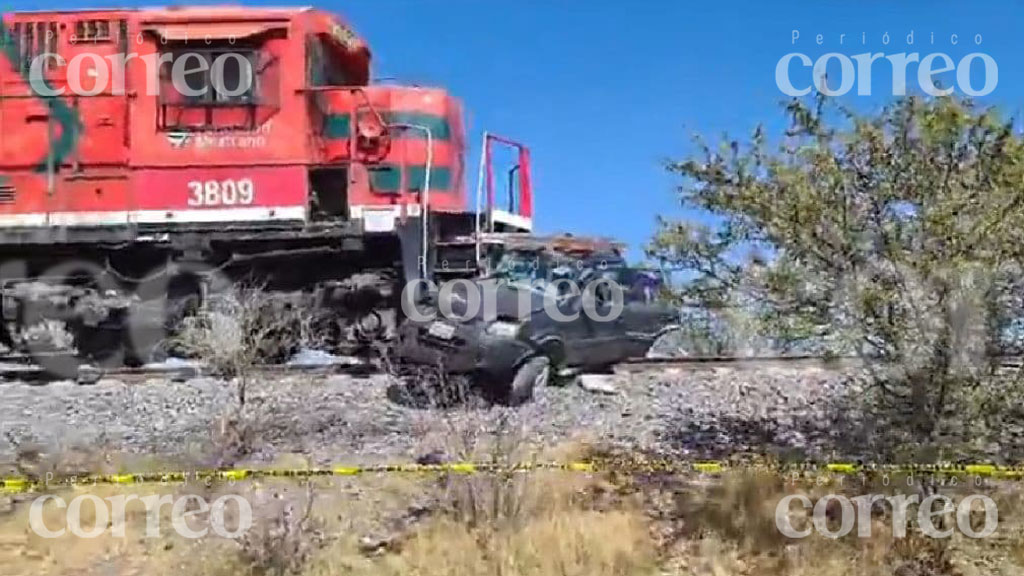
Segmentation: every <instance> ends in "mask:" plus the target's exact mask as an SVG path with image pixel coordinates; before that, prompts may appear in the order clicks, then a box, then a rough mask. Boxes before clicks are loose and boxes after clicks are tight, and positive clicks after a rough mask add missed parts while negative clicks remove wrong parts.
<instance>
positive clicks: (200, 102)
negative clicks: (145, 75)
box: [161, 50, 259, 106]
mask: <svg viewBox="0 0 1024 576" xmlns="http://www.w3.org/2000/svg"><path fill="white" fill-rule="evenodd" d="M182 60H184V61H182ZM255 62H256V53H255V52H254V51H252V50H182V51H180V52H175V53H174V54H173V56H172V58H171V59H170V61H167V62H164V64H163V67H162V72H161V77H162V78H163V86H164V88H163V89H162V90H161V96H162V99H163V100H164V101H165V102H167V101H172V102H177V103H180V104H185V105H194V106H207V105H213V104H221V105H237V104H243V105H244V104H252V103H255V101H256V97H257V94H258V91H259V90H258V86H257V79H258V75H257V74H256V66H255ZM175 66H177V69H178V71H179V74H180V77H179V78H174V77H173V74H174V70H175Z"/></svg>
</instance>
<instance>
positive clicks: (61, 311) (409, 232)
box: [0, 7, 531, 354]
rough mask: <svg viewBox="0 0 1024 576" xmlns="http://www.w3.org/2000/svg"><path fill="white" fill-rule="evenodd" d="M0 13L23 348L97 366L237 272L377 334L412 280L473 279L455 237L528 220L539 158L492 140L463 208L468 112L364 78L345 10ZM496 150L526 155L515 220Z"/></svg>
mask: <svg viewBox="0 0 1024 576" xmlns="http://www.w3.org/2000/svg"><path fill="white" fill-rule="evenodd" d="M2 22H3V26H2V35H0V281H2V284H0V292H2V297H3V312H4V327H5V330H4V331H3V334H2V337H3V339H4V340H5V343H6V344H7V345H8V346H10V347H13V348H18V347H20V346H24V345H26V343H28V342H29V341H30V340H32V338H38V336H33V335H31V334H36V333H38V330H36V331H35V332H33V330H34V329H35V328H37V327H38V326H40V325H44V324H52V323H54V322H58V323H60V324H61V325H62V326H63V327H64V328H66V330H67V332H68V333H69V334H71V336H72V337H73V340H74V343H73V345H74V347H76V348H77V349H78V350H79V351H82V352H86V353H91V354H97V353H99V352H98V351H99V350H101V349H103V350H106V349H109V348H110V346H109V338H108V337H109V336H110V335H111V334H113V335H116V336H115V337H117V338H120V337H121V336H120V334H122V332H123V328H124V325H125V324H126V323H127V322H129V321H130V320H129V318H130V317H132V316H133V315H134V312H135V311H136V310H138V309H141V308H144V307H145V305H146V304H147V303H152V302H158V303H161V304H166V306H160V307H159V308H160V309H166V310H178V309H179V308H180V307H181V306H182V305H183V303H186V302H188V303H192V304H194V303H195V302H196V301H197V299H199V300H201V299H202V298H204V297H206V296H207V295H208V294H209V293H210V292H211V291H214V292H216V291H220V290H225V289H227V288H229V286H230V285H231V284H233V283H236V282H239V281H252V282H254V283H258V284H259V285H260V286H263V287H265V288H266V289H267V290H269V291H273V292H275V293H277V294H280V295H286V296H288V297H289V298H291V299H292V300H291V301H292V302H293V303H294V304H295V305H300V306H309V307H311V309H312V308H315V309H317V310H322V311H325V315H326V316H325V317H329V318H330V320H331V322H334V323H336V324H337V325H338V328H339V330H340V332H339V333H340V334H346V335H347V336H346V338H348V339H351V337H352V335H353V334H355V335H356V336H358V337H360V338H373V337H379V336H380V333H381V332H382V331H385V330H387V328H388V326H390V325H393V323H394V321H395V318H394V314H395V312H394V311H395V309H396V306H395V303H396V299H397V297H398V293H397V292H398V289H400V287H401V285H402V284H403V283H404V282H406V281H408V280H412V279H415V278H419V277H422V276H424V275H426V276H430V275H432V274H433V273H434V270H435V269H437V268H441V269H442V270H443V271H444V272H447V273H449V274H458V273H460V271H461V272H465V273H467V274H468V273H472V272H474V270H473V269H474V268H475V264H476V263H475V262H473V261H471V262H469V263H468V265H466V264H463V263H459V264H458V265H452V264H451V263H449V262H444V265H443V266H442V265H441V261H442V260H446V257H445V254H439V253H438V250H441V249H442V248H441V247H443V246H448V247H453V249H455V248H460V246H458V242H455V241H453V240H451V239H452V238H455V237H465V235H467V234H471V233H472V232H473V231H474V229H475V230H477V231H479V227H480V226H481V225H483V226H486V227H487V228H488V229H490V230H495V229H499V230H500V229H508V230H519V231H524V230H529V229H530V228H531V220H530V218H531V197H530V176H529V155H528V152H527V151H526V149H525V148H522V147H521V146H519V145H517V144H515V143H513V142H509V141H506V140H503V139H499V138H495V137H489V136H485V138H484V142H485V145H484V161H483V163H482V166H481V169H480V177H479V181H480V183H479V185H480V189H479V190H478V191H477V194H478V200H477V205H476V207H475V208H476V209H475V210H473V209H471V208H470V206H469V203H468V201H467V194H466V190H465V180H466V178H467V174H466V158H465V153H466V138H465V134H464V132H463V130H464V129H463V122H462V113H461V107H460V104H459V102H458V101H457V100H456V99H455V98H453V97H452V96H451V95H449V94H448V93H447V92H445V91H444V90H442V89H436V88H420V87H410V86H395V85H375V84H372V83H371V75H370V50H369V48H368V46H367V44H366V43H365V42H364V41H363V40H362V39H360V38H359V37H358V36H357V35H356V34H355V32H354V31H353V30H352V28H351V27H350V26H349V25H348V24H347V23H345V22H344V21H343V20H341V19H339V18H337V17H335V16H333V15H330V14H327V13H324V12H322V11H319V10H315V9H309V8H286V9H265V8H242V7H225V8H211V7H203V8H168V9H140V10H101V11H53V12H34V13H17V14H7V15H4V16H3V19H2ZM495 145H511V146H514V147H516V148H517V149H518V159H519V160H518V163H517V164H516V166H514V167H513V169H512V171H510V172H509V187H510V190H509V191H510V196H511V194H512V193H513V191H514V197H510V199H509V204H510V205H509V206H508V210H497V209H495V202H494V197H495V191H494V185H493V181H494V175H493V169H492V168H491V165H490V160H489V158H490V152H489V150H490V148H491V147H492V146H495ZM485 181H486V184H485ZM482 190H486V191H487V192H486V195H485V196H486V199H487V200H486V202H487V204H486V207H485V208H486V209H485V210H483V211H482V215H480V216H478V214H477V212H479V211H481V210H480V208H481V207H480V200H479V197H480V196H481V193H482V192H481V191H482ZM461 248H465V246H462V247H461ZM472 252H473V251H472V250H469V251H468V253H470V254H472ZM463 253H465V251H463ZM164 320H166V318H165V319H164ZM100 335H104V337H100ZM100 343H103V346H101V345H100ZM51 344H52V343H51ZM54 346H56V344H54Z"/></svg>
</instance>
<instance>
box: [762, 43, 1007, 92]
mask: <svg viewBox="0 0 1024 576" xmlns="http://www.w3.org/2000/svg"><path fill="white" fill-rule="evenodd" d="M799 39H800V31H799V30H793V31H792V33H791V44H792V45H796V44H797V42H798V41H799ZM872 40H875V39H872ZM877 40H879V41H880V42H881V43H882V45H883V46H889V45H890V43H893V42H898V43H899V44H901V46H899V48H902V50H901V51H898V52H896V51H894V52H892V53H888V52H874V51H871V50H867V51H865V52H862V53H858V54H852V55H848V54H847V53H846V52H852V51H854V50H857V48H858V47H861V49H862V50H863V49H865V48H864V47H866V45H867V42H868V35H867V34H866V33H861V34H860V35H857V34H839V35H837V36H836V37H835V38H826V37H825V35H823V34H816V35H815V36H814V37H813V39H812V40H809V41H808V42H810V43H812V44H813V46H825V45H826V44H829V43H831V44H832V45H835V46H837V47H838V50H836V51H830V52H827V53H825V54H822V55H820V56H818V57H817V58H816V59H812V58H811V57H810V56H808V55H807V54H806V53H804V52H790V53H788V54H786V55H784V56H782V57H781V58H779V61H778V62H777V63H776V65H775V84H776V86H778V88H779V90H781V91H782V93H783V94H785V95H787V96H805V95H807V94H809V93H810V92H811V90H812V89H813V90H817V91H818V92H820V93H822V94H824V95H826V96H842V95H844V94H847V93H849V92H850V91H851V90H853V88H854V86H856V88H857V95H858V96H869V95H871V94H872V85H871V79H872V73H882V74H884V73H886V72H891V74H892V95H893V96H904V95H906V93H907V83H908V82H916V83H917V86H918V87H919V88H920V90H921V91H922V92H924V93H925V94H928V95H930V96H945V95H948V94H951V93H953V92H954V91H955V90H959V92H961V93H962V94H965V95H967V96H985V95H987V94H990V93H991V92H992V91H993V90H995V89H996V85H997V84H998V83H999V66H998V65H997V64H996V61H995V59H993V58H992V57H991V56H990V55H988V54H986V53H984V52H978V51H974V52H970V53H968V54H966V55H964V56H962V57H961V58H960V59H959V60H954V59H953V57H951V56H950V55H949V54H946V53H945V52H940V51H936V52H931V51H929V52H924V51H921V52H918V51H915V50H914V46H915V42H916V43H917V44H920V45H926V46H928V47H929V48H930V47H931V46H935V45H936V42H940V43H942V44H946V43H948V45H949V46H952V47H960V48H961V49H963V48H964V45H966V46H967V47H968V49H971V50H975V49H976V48H977V47H978V46H980V45H981V44H982V41H983V37H982V35H981V34H975V35H974V36H967V35H965V36H963V37H961V35H959V34H951V35H949V36H948V37H937V35H936V34H935V33H934V32H932V33H929V34H922V35H920V36H919V37H917V38H915V36H914V31H910V32H909V33H908V34H907V35H906V37H905V38H904V37H902V35H901V37H900V38H899V40H895V41H894V40H893V38H892V37H890V35H889V33H888V32H886V33H884V34H883V35H882V36H881V37H880V38H877ZM899 48H897V49H899ZM839 50H842V51H839ZM908 78H909V80H908Z"/></svg>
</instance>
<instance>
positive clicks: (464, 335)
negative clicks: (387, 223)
mask: <svg viewBox="0 0 1024 576" xmlns="http://www.w3.org/2000/svg"><path fill="white" fill-rule="evenodd" d="M483 241H484V243H486V244H487V245H488V250H487V251H486V252H487V258H486V262H487V265H485V266H483V268H484V272H483V274H482V275H481V276H479V277H478V278H475V279H465V278H463V279H460V280H458V281H457V282H453V283H451V284H450V285H448V286H446V285H444V284H443V283H442V285H441V286H440V287H439V288H438V289H436V290H433V291H431V292H430V293H429V294H427V295H425V296H423V297H421V298H419V299H418V301H417V302H416V307H417V312H418V313H416V314H407V320H406V321H405V322H404V323H403V325H402V327H401V328H400V330H399V340H398V343H397V348H396V356H397V358H398V359H399V360H400V361H402V362H406V363H412V364H415V365H432V366H437V367H439V368H440V369H441V370H443V371H444V372H446V373H456V374H467V375H470V376H472V379H471V381H472V382H473V383H474V385H475V386H476V387H478V388H479V389H480V391H481V392H484V393H485V394H486V395H487V396H490V397H491V398H492V399H495V400H497V401H501V402H504V403H507V404H511V405H518V404H522V403H524V402H526V401H528V400H530V399H531V398H532V396H533V391H534V389H535V388H537V387H538V386H543V385H545V384H547V383H549V382H550V381H551V380H552V379H554V378H558V377H562V376H565V375H570V374H574V373H576V372H579V371H594V370H603V369H607V368H608V367H609V366H611V365H613V364H615V363H617V362H621V361H623V360H625V359H628V358H633V357H642V356H643V355H644V354H645V353H646V352H647V350H648V349H650V347H651V346H652V345H653V343H654V342H655V341H656V340H657V339H658V338H659V337H660V336H662V335H663V334H665V333H667V332H669V331H671V330H674V329H676V328H678V325H677V322H678V318H679V315H678V311H677V310H675V309H674V308H673V307H671V306H670V305H669V304H668V303H666V302H663V301H661V300H659V298H658V293H659V291H660V287H661V285H662V278H661V275H660V274H658V273H657V272H654V271H651V270H645V269H639V268H635V267H630V266H629V265H627V263H626V261H625V259H624V257H623V255H622V246H621V245H619V244H616V243H614V242H611V241H607V240H604V239H593V238H581V237H572V236H557V237H536V236H531V235H524V234H493V235H490V236H487V237H486V238H485V239H484V240H483Z"/></svg>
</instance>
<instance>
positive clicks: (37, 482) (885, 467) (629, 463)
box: [0, 457, 1024, 493]
mask: <svg viewBox="0 0 1024 576" xmlns="http://www.w3.org/2000/svg"><path fill="white" fill-rule="evenodd" d="M545 469H546V470H564V471H569V472H624V473H632V474H637V473H659V472H671V473H699V474H721V473H724V472H727V471H729V470H748V471H763V472H773V473H793V472H799V473H801V474H803V475H811V476H815V475H818V476H820V475H822V474H835V475H857V474H861V475H886V474H901V475H915V474H920V475H942V476H981V477H987V478H999V479H1024V465H1011V466H999V465H995V464H983V463H974V464H878V463H866V464H865V463H857V462H824V463H815V462H793V463H780V462H771V461H768V460H765V461H757V462H731V461H729V460H693V461H684V460H652V459H646V458H639V457H638V458H635V459H632V458H609V459H595V460H592V461H570V462H518V463H511V464H496V463H494V462H447V463H440V464H416V463H398V464H378V465H366V466H360V465H345V464H337V465H334V466H332V467H330V468H265V469H259V468H232V469H225V470H198V471H192V472H186V471H164V472H147V473H138V474H132V473H119V474H88V473H80V474H64V475H59V476H56V475H55V476H47V477H46V478H41V477H29V476H9V477H0V492H2V493H24V492H38V491H43V490H52V489H58V488H66V487H83V486H84V487H88V486H93V485H97V484H106V485H140V484H158V483H159V484H171V483H179V484H180V483H188V482H189V481H199V482H207V483H212V482H217V481H221V482H223V481H227V482H235V481H243V480H256V479H260V478H293V479H308V478H314V477H321V476H358V475H365V474H393V473H397V474H426V473H431V474H447V473H454V474H478V473H516V472H529V471H535V470H545Z"/></svg>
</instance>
